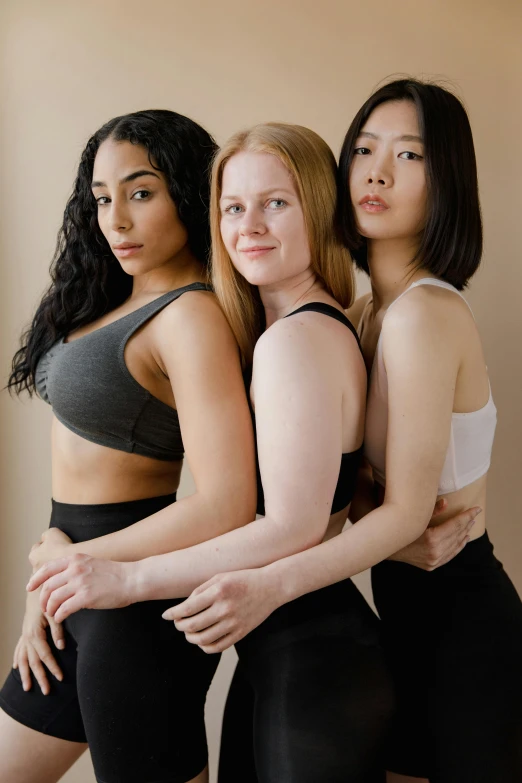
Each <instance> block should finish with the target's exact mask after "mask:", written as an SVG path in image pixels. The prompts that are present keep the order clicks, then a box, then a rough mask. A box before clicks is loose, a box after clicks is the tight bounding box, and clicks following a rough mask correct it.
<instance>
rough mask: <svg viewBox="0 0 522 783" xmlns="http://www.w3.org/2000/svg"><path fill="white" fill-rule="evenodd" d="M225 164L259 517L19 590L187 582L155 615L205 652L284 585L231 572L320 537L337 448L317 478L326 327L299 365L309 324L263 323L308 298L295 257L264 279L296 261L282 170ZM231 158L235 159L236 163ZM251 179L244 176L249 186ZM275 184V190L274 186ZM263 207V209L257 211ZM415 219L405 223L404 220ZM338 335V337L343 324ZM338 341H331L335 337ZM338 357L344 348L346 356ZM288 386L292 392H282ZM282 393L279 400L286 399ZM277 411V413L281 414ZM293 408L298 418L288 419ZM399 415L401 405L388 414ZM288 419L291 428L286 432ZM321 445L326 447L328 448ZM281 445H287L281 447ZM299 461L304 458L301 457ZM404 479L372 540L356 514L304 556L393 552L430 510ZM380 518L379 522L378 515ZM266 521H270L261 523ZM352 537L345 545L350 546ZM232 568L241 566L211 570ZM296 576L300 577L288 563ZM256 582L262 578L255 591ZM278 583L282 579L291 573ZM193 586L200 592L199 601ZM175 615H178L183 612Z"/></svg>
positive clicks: (236, 631)
mask: <svg viewBox="0 0 522 783" xmlns="http://www.w3.org/2000/svg"><path fill="white" fill-rule="evenodd" d="M233 161H234V159H233V160H232V161H231V162H230V163H229V164H228V165H227V167H226V168H225V172H224V179H223V201H222V208H223V211H224V214H223V217H222V232H223V238H224V240H225V243H226V246H227V249H228V251H229V253H230V254H231V257H232V258H233V260H234V261H235V263H237V264H238V268H239V269H240V271H241V272H242V273H243V274H244V275H245V276H246V277H247V279H250V278H249V275H250V274H251V275H252V279H255V280H256V282H257V283H258V284H260V286H261V288H260V290H261V294H262V298H263V303H264V305H265V310H266V313H267V321H268V323H271V319H272V326H271V327H270V328H269V329H268V330H267V332H265V334H264V335H263V337H262V338H261V339H260V340H259V342H258V345H257V347H256V352H255V363H254V375H253V398H254V401H255V404H256V416H257V426H258V442H259V457H260V464H261V472H262V479H263V485H264V487H265V492H266V498H267V516H266V518H265V523H264V524H263V521H262V520H259V521H258V522H255V523H252V524H251V525H249V526H248V527H247V528H244V529H242V530H238V531H234V532H233V533H230V534H228V536H225V537H220V538H219V539H216V540H214V541H213V542H212V543H211V544H204V545H201V546H199V547H194V548H191V549H190V550H186V551H185V552H181V553H172V554H170V555H166V556H164V557H162V558H153V559H150V560H149V561H143V562H142V563H140V564H135V565H134V564H127V565H126V566H123V564H116V563H110V564H109V563H105V564H103V563H99V562H97V561H93V560H89V559H86V558H76V559H75V560H73V561H61V562H60V563H56V564H53V565H52V566H51V567H47V568H45V569H43V570H42V571H41V572H40V573H39V574H38V575H37V577H36V578H35V579H34V580H32V582H31V583H30V587H32V588H33V587H34V586H36V585H37V584H41V583H42V582H43V581H44V579H45V578H46V577H48V576H52V574H55V576H54V577H53V578H51V579H50V580H49V582H48V583H47V584H46V585H45V587H44V589H43V591H42V604H43V605H44V606H45V607H46V609H47V610H48V611H49V613H50V614H53V613H55V612H57V614H56V616H57V617H58V618H63V617H64V616H66V615H67V614H68V613H70V612H72V611H76V610H77V609H78V608H81V607H83V606H91V607H92V606H94V607H101V606H104V607H108V606H116V605H119V604H120V602H122V601H124V602H129V601H132V600H140V599H144V598H145V597H152V596H154V597H156V598H159V597H160V596H161V595H178V594H179V595H183V593H184V591H186V590H187V588H188V587H196V588H197V590H196V592H195V594H194V595H193V596H192V597H191V598H190V599H188V601H186V602H185V603H184V604H181V605H180V606H179V607H177V608H175V609H173V610H172V611H171V612H168V613H167V614H166V616H167V617H169V618H171V619H176V621H177V624H178V627H180V628H181V629H182V630H184V631H186V632H187V633H188V634H189V636H188V638H189V639H190V640H191V641H194V642H195V643H199V644H201V646H202V647H203V649H206V650H207V651H209V652H211V651H214V650H216V649H219V648H224V647H227V646H229V645H230V644H231V643H232V642H233V641H234V640H236V639H237V638H241V636H243V635H244V634H245V633H246V632H247V631H248V630H250V629H251V628H252V627H255V625H257V624H258V623H259V622H260V621H261V620H262V619H264V617H266V616H267V615H268V614H269V613H270V612H271V611H273V609H274V608H276V606H277V605H278V604H280V603H282V602H284V600H285V598H286V595H288V592H287V593H286V594H285V591H284V590H283V589H282V580H280V579H279V578H278V569H279V568H282V569H284V568H285V567H286V565H287V562H285V561H281V562H280V563H279V564H277V563H275V564H274V565H273V566H269V567H268V568H267V569H263V570H262V571H261V570H257V571H247V572H245V571H244V570H242V569H244V568H245V567H247V568H248V567H249V568H253V567H254V568H257V569H259V567H260V566H262V565H264V564H267V563H272V562H273V561H274V560H276V559H277V557H279V558H281V556H282V552H284V551H285V549H287V548H288V549H291V548H293V549H294V550H296V551H297V550H298V549H305V548H307V547H310V546H311V545H312V544H314V543H316V540H314V537H315V536H318V534H319V533H320V535H321V537H322V538H325V537H328V536H325V533H326V528H325V521H323V520H322V518H321V515H320V514H321V512H320V509H321V507H324V508H325V510H326V508H327V507H328V506H327V504H328V503H329V502H330V500H329V499H330V498H331V496H332V492H333V487H334V486H335V477H336V475H337V470H338V467H337V466H338V464H339V463H338V457H337V459H336V461H335V469H334V462H333V461H332V463H331V467H330V468H329V476H328V477H327V474H326V468H327V467H328V465H329V463H328V460H327V457H328V449H327V447H326V446H327V444H328V441H327V440H325V438H331V439H332V440H331V444H333V443H334V440H333V439H334V429H336V431H337V432H338V431H339V429H338V427H337V428H334V429H331V421H332V420H333V416H332V415H331V411H332V410H335V399H334V398H332V397H331V396H328V395H331V394H332V390H335V388H336V384H335V382H334V381H335V375H332V372H333V370H332V367H331V366H330V365H329V364H328V362H327V361H326V359H328V360H329V361H330V357H329V355H331V348H330V346H331V344H332V342H331V336H330V335H329V339H328V340H327V341H325V342H318V343H317V351H316V353H314V357H313V358H314V362H313V367H310V365H309V361H308V357H307V352H308V351H310V350H312V346H313V347H314V350H315V345H314V342H313V340H314V339H317V338H316V334H317V332H314V335H312V333H311V332H309V333H308V334H306V332H305V330H306V321H305V319H304V318H302V317H300V318H297V317H296V318H293V319H290V320H288V321H282V320H278V321H276V322H274V321H273V316H274V314H276V315H279V316H281V315H285V314H286V313H287V312H288V311H289V309H291V308H289V304H290V302H291V301H292V299H293V303H294V307H295V306H296V305H297V304H301V303H302V302H303V301H306V299H305V297H304V296H303V295H302V293H301V292H306V291H307V289H308V292H307V293H306V297H309V296H311V295H312V291H313V285H314V283H315V281H313V280H311V279H309V274H308V273H307V269H306V268H303V269H299V267H298V266H297V265H296V266H295V267H293V271H294V277H293V278H292V277H288V276H287V275H286V274H284V273H281V271H279V275H280V277H281V282H280V283H279V284H277V283H275V282H274V280H275V277H276V275H277V270H281V265H282V262H281V259H282V258H283V257H285V258H286V259H287V260H288V263H289V264H293V263H297V262H294V257H293V255H292V251H291V248H289V247H288V246H287V238H288V237H290V236H292V231H293V230H294V226H295V225H296V222H295V218H296V216H295V214H292V211H293V210H294V209H295V208H296V207H295V204H294V202H293V201H292V199H291V198H290V200H289V207H288V212H287V213H286V214H285V210H286V208H287V207H286V201H285V200H284V199H283V201H282V202H279V201H275V202H274V197H275V196H279V195H281V194H282V191H283V189H287V188H288V174H287V172H286V171H285V170H284V167H283V168H282V170H281V164H279V162H277V165H276V162H274V160H272V159H271V156H269V155H259V154H258V153H256V154H251V153H250V154H248V155H246V154H242V155H241V158H240V156H239V155H238V156H237V158H236V159H235V162H236V165H234V166H232V165H231V164H232V163H233ZM239 163H241V164H242V165H241V166H240V165H239ZM261 163H262V164H263V165H261ZM229 167H230V168H229ZM245 169H246V170H247V171H248V175H247V174H245V177H244V183H245V184H243V180H242V176H243V174H244V173H245ZM264 177H265V178H266V181H265V180H264V179H263V178H264ZM270 178H271V180H272V181H270ZM252 182H254V183H256V184H255V185H252V184H251V183H252ZM277 186H278V187H279V188H280V189H281V193H280V192H279V190H278V189H277ZM242 188H243V190H242ZM274 209H275V210H276V213H278V212H279V210H281V211H282V213H283V214H282V215H278V214H276V215H274V214H273V212H274ZM267 212H268V216H266V215H267ZM417 222H418V219H417ZM416 225H417V223H415V228H416ZM276 226H277V228H276ZM262 245H263V246H266V247H270V248H271V249H270V251H269V252H268V253H266V254H265V255H264V258H265V259H266V262H265V263H263V264H261V263H259V261H258V259H257V258H255V257H254V261H253V262H252V263H251V259H250V257H247V258H246V259H245V258H244V255H242V249H243V248H246V247H258V246H262ZM296 258H297V256H296ZM263 283H266V285H263ZM289 292H292V299H288V296H289ZM300 294H301V297H300V298H299V295H300ZM313 296H314V298H318V296H319V294H318V293H317V292H316V291H314V292H313ZM311 317H316V316H315V315H314V314H307V321H309V319H310V318H311ZM334 327H335V328H337V324H335V323H334V324H328V326H327V325H326V324H324V326H323V328H324V329H327V328H328V329H329V330H332V329H333V328H334ZM305 334H306V339H305V340H303V341H302V342H301V336H302V335H305ZM343 334H344V338H345V339H346V333H345V332H344V330H343ZM338 339H342V338H341V336H340V335H339V338H338ZM344 355H345V356H346V353H345V354H344ZM333 358H334V363H335V364H336V365H338V362H337V361H336V358H337V357H333ZM318 369H319V370H320V371H319V372H318ZM433 372H434V373H435V372H436V371H435V370H434V371H433ZM399 375H400V373H399ZM318 378H321V379H324V378H326V379H330V380H329V383H328V386H327V387H325V388H324V390H323V387H322V386H321V388H319V387H318V385H317V379H318ZM432 380H433V378H432V377H430V382H431V381H432ZM293 384H296V385H295V386H294V385H293ZM282 388H284V389H285V390H286V391H287V394H288V397H287V398H286V397H285V396H283V395H281V389H282ZM294 388H295V393H293V391H292V390H293V389H294ZM307 393H308V394H312V395H313V399H308V397H307ZM321 394H322V395H323V396H322V397H321V396H320V395H321ZM287 399H289V400H290V401H291V404H290V405H288V408H287ZM318 402H319V403H321V404H318ZM312 403H313V404H314V410H316V411H317V410H319V411H322V412H325V413H323V414H322V415H320V416H317V417H314V418H315V419H316V422H317V428H316V429H312V428H311V427H312V423H311V422H310V417H309V416H308V417H307V416H306V415H305V412H306V407H307V406H308V405H311V404H312ZM279 411H281V413H282V415H281V419H280V418H279V416H280V413H279ZM430 413H431V411H430ZM450 413H451V407H450V408H449V411H448V413H447V414H446V416H447V418H448V421H449V415H450ZM296 414H298V417H297V418H298V422H299V423H297V421H296V420H295V416H296ZM401 416H402V412H401V413H400V414H399V418H400V417H401ZM294 421H295V425H294V426H295V431H294V429H291V424H292V422H294ZM283 422H284V426H283ZM303 422H305V424H303ZM434 429H435V430H439V429H440V422H439V423H438V425H437V427H433V428H432V429H431V430H430V433H429V437H430V441H429V442H431V439H432V436H433V430H434ZM284 430H288V431H290V432H291V436H292V437H291V440H290V441H289V443H288V444H287V443H283V442H282V436H283V434H284ZM330 433H331V434H330ZM439 440H440V441H441V442H440V443H439V449H438V451H439V454H438V463H437V464H436V465H431V463H432V462H433V455H432V454H431V453H430V454H427V455H426V456H425V457H424V462H423V464H422V466H421V471H420V473H421V475H423V472H424V469H425V467H426V465H427V464H429V465H431V474H430V476H431V481H432V484H434V486H436V480H435V477H436V476H437V471H438V472H439V473H440V467H441V466H442V459H443V456H444V448H445V445H444V443H443V442H442V439H441V438H440V433H439ZM310 442H314V444H318V447H317V448H316V449H314V454H315V456H316V457H317V456H319V457H320V459H319V461H318V462H317V464H311V462H309V461H308V462H306V463H303V464H302V463H301V462H300V461H298V460H296V455H300V459H303V454H302V452H305V453H306V444H307V443H310ZM323 444H325V445H323ZM300 447H301V448H300ZM329 448H332V445H330V446H329ZM343 448H346V447H343ZM285 449H288V454H287V453H286V451H285ZM339 453H340V452H338V454H339ZM279 457H281V459H280V460H279ZM308 459H310V456H309V455H308ZM312 467H313V468H314V472H313V473H312V471H311V468H312ZM292 471H295V472H292ZM303 475H307V476H310V477H314V481H315V483H313V484H309V482H308V481H307V482H303V479H302V476H303ZM322 476H324V478H325V481H324V483H321V477H322ZM283 478H284V480H282V479H283ZM297 481H299V486H300V488H301V487H305V491H304V492H303V491H301V489H300V492H299V497H296V495H297V493H295V492H291V493H288V487H290V488H291V487H292V484H293V482H297ZM327 482H328V483H327ZM407 484H408V483H407V482H406V481H404V480H403V481H402V483H401V484H400V486H399V487H398V488H397V489H396V495H397V500H396V501H395V500H394V502H393V503H391V504H390V503H388V505H387V507H386V508H383V509H382V510H379V511H376V512H373V516H375V515H377V516H378V519H377V520H376V522H374V524H373V525H372V531H373V529H377V530H379V531H380V529H381V525H383V526H384V527H385V528H386V526H387V527H388V535H387V538H385V541H384V543H381V541H380V537H381V536H380V535H377V534H376V533H374V532H372V533H371V535H370V536H368V534H365V533H362V534H361V533H359V532H358V531H359V530H362V527H363V523H359V524H358V525H357V526H356V527H355V528H352V529H350V530H348V531H346V532H345V533H343V534H342V536H341V537H340V539H337V541H336V542H328V543H325V544H323V545H322V547H318V548H316V550H314V554H313V557H317V552H319V553H323V554H324V553H325V548H328V549H327V551H328V553H331V552H332V551H333V552H335V550H336V549H337V548H338V541H340V540H341V539H342V540H343V542H344V541H345V540H346V545H345V546H344V550H349V553H348V554H347V553H346V551H344V554H343V557H342V559H341V558H338V561H339V560H341V562H339V563H338V571H337V574H339V573H340V571H341V568H342V576H338V575H337V579H340V578H345V577H346V576H348V575H350V574H353V573H357V572H358V571H360V570H363V569H364V568H366V567H368V566H369V565H372V564H373V563H374V562H378V561H379V560H381V559H383V558H384V557H386V556H388V555H390V554H392V553H393V552H395V551H397V549H398V544H399V545H400V543H401V542H402V543H403V545H407V544H409V543H410V542H411V541H412V540H414V539H415V538H417V537H418V535H419V534H420V533H421V532H422V530H421V525H422V528H425V527H426V525H427V524H428V522H429V519H430V517H431V512H432V510H433V505H434V502H435V489H431V491H428V492H426V489H425V485H423V487H422V490H421V492H419V493H418V495H416V496H415V498H410V495H411V488H410V489H409V491H408V492H407V491H406V490H407V488H408V487H407ZM306 488H308V490H309V492H307V491H306ZM404 493H405V494H406V501H402V502H401V501H400V497H401V495H402V494H404ZM426 496H427V498H426ZM322 498H324V500H322ZM410 500H412V501H414V503H413V509H412V510H411V509H408V504H409V503H410ZM314 504H316V505H315V507H314ZM390 506H391V508H390ZM311 508H312V510H313V514H311ZM318 509H319V511H318ZM324 513H325V512H324ZM382 517H384V519H383V521H381V518H382ZM266 520H270V522H271V523H275V524H271V525H270V526H268V525H267V524H266ZM404 520H406V524H404ZM267 530H268V533H267ZM290 533H292V535H291V536H290ZM310 533H312V534H313V536H314V537H312V536H311V535H310ZM368 538H371V540H372V544H371V546H369V544H368ZM352 542H353V545H354V546H355V552H354V551H352V547H353V545H352ZM375 550H377V552H375ZM310 555H312V550H308V551H307V552H306V553H304V554H301V555H299V556H298V557H296V558H295V560H296V561H297V563H298V564H299V560H300V559H301V558H305V557H308V556H310ZM319 556H320V557H321V555H319ZM350 558H351V560H350ZM288 562H289V563H290V564H292V562H293V561H292V559H291V558H290V559H289V561H288ZM347 563H348V564H349V565H348V566H347ZM232 569H234V570H236V569H237V570H238V571H241V572H240V573H237V572H236V573H235V574H221V575H219V576H216V575H215V574H218V573H219V572H222V571H225V570H229V571H230V570H232ZM315 570H316V571H317V573H313V570H312V573H311V574H310V577H311V579H312V578H313V577H316V578H317V579H319V580H321V579H322V580H323V584H326V583H330V582H333V581H336V579H334V578H331V574H330V572H329V570H328V567H327V568H325V567H324V562H323V561H322V557H321V563H320V566H319V567H318V568H317V569H315ZM303 572H304V569H303ZM297 573H300V574H301V576H302V573H301V572H300V571H298V572H297ZM206 575H207V576H211V577H212V581H211V583H208V584H207V585H201V583H202V582H204V579H205V576H206ZM294 578H295V577H294ZM262 579H264V580H265V581H264V582H263V583H261V581H260V580H262ZM303 581H304V580H303ZM261 584H263V585H264V587H263V589H262V590H259V588H260V587H261ZM289 584H290V585H292V582H290V583H289ZM292 588H293V585H292ZM310 589H315V587H311V588H310ZM207 591H208V592H207ZM304 592H306V589H305V590H304ZM202 594H205V595H203V598H202V597H201V595H202ZM255 596H257V597H255ZM256 602H257V603H256ZM255 606H259V611H256V610H255ZM198 612H204V614H202V615H201V616H198V617H194V616H193V615H194V614H198ZM187 616H189V618H190V619H187V620H185V619H184V618H185V617H187ZM209 626H210V627H211V631H210V636H211V637H212V639H213V641H214V642H215V641H216V639H217V642H218V643H217V644H215V645H214V644H213V643H212V642H211V641H210V638H209V633H208V632H207V629H208V628H209ZM201 631H205V635H204V636H203V635H200V632H201Z"/></svg>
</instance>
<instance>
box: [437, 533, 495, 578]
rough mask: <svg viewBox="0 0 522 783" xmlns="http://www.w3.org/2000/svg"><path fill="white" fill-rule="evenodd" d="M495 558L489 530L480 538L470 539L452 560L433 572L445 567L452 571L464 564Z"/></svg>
mask: <svg viewBox="0 0 522 783" xmlns="http://www.w3.org/2000/svg"><path fill="white" fill-rule="evenodd" d="M495 560H496V558H495V555H494V554H493V544H492V543H491V541H490V538H489V536H488V533H487V531H485V532H484V533H483V534H482V535H481V536H479V538H475V539H474V540H473V541H469V543H467V544H466V546H465V547H464V549H463V550H462V551H461V552H459V553H458V555H456V556H455V557H454V558H453V560H450V561H449V562H448V563H446V564H445V565H443V566H441V567H440V568H439V569H436V570H435V571H434V572H432V573H436V572H437V571H442V570H443V569H446V570H448V571H451V570H452V569H453V568H460V567H462V566H472V565H482V564H484V563H487V562H493V561H495Z"/></svg>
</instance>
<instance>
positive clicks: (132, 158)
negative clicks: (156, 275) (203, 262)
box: [92, 139, 188, 275]
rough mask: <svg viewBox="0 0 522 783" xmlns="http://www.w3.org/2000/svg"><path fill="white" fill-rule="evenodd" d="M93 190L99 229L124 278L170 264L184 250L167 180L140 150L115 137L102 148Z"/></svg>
mask: <svg viewBox="0 0 522 783" xmlns="http://www.w3.org/2000/svg"><path fill="white" fill-rule="evenodd" d="M92 192H93V195H94V198H95V199H96V202H97V204H98V224H99V226H100V229H101V231H102V233H103V235H104V237H105V239H106V240H107V242H108V243H109V245H110V246H111V249H112V252H113V253H114V255H115V256H116V258H117V259H118V261H119V262H120V264H121V266H122V268H123V269H124V271H125V272H127V273H128V274H130V275H142V274H146V273H148V272H151V271H152V270H154V269H157V268H159V267H162V266H165V265H168V264H169V263H170V262H171V261H173V260H174V259H175V257H176V256H177V255H178V254H179V253H180V251H181V250H183V248H185V247H186V245H187V241H188V235H187V231H186V229H185V226H184V225H183V223H182V222H181V221H180V219H179V217H178V211H177V209H176V205H175V204H174V202H173V201H172V199H171V197H170V194H169V191H168V187H167V182H166V180H165V177H164V175H163V174H162V172H161V171H156V170H155V169H154V168H153V167H152V166H151V164H150V161H149V155H148V152H147V150H146V149H145V148H144V147H142V146H140V145H138V144H131V143H130V142H129V141H114V140H113V139H107V140H106V141H104V142H103V144H100V147H99V149H98V152H97V155H96V159H95V161H94V171H93V181H92Z"/></svg>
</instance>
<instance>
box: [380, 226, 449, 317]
mask: <svg viewBox="0 0 522 783" xmlns="http://www.w3.org/2000/svg"><path fill="white" fill-rule="evenodd" d="M416 250H417V245H416V243H415V242H414V241H413V240H412V238H411V237H410V238H406V239H392V240H390V239H386V240H385V239H372V240H369V241H368V268H369V270H370V281H371V286H372V299H373V310H374V312H377V311H378V310H381V309H385V310H386V309H387V308H388V307H389V306H390V304H391V303H392V302H394V301H395V299H397V297H399V296H400V295H401V294H402V293H403V292H404V291H405V290H406V289H407V288H408V287H409V286H410V285H411V284H412V283H414V282H415V281H416V280H421V279H422V278H423V277H434V275H432V274H431V272H427V271H426V270H425V269H422V268H421V269H418V268H417V267H415V266H412V264H411V259H412V258H413V257H414V256H415V252H416Z"/></svg>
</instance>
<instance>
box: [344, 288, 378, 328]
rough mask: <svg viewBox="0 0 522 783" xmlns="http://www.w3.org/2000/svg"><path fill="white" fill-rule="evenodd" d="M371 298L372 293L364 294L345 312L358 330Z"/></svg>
mask: <svg viewBox="0 0 522 783" xmlns="http://www.w3.org/2000/svg"><path fill="white" fill-rule="evenodd" d="M371 297H372V295H371V293H368V294H364V295H363V296H360V297H359V298H358V299H356V300H355V302H354V303H353V305H352V306H351V307H349V308H348V309H347V310H345V312H346V317H347V318H348V319H349V320H350V321H351V322H352V324H353V325H354V326H355V328H356V329H358V327H359V322H360V320H361V316H362V314H363V311H364V308H365V307H366V305H367V304H368V302H369V301H370V299H371Z"/></svg>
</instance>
